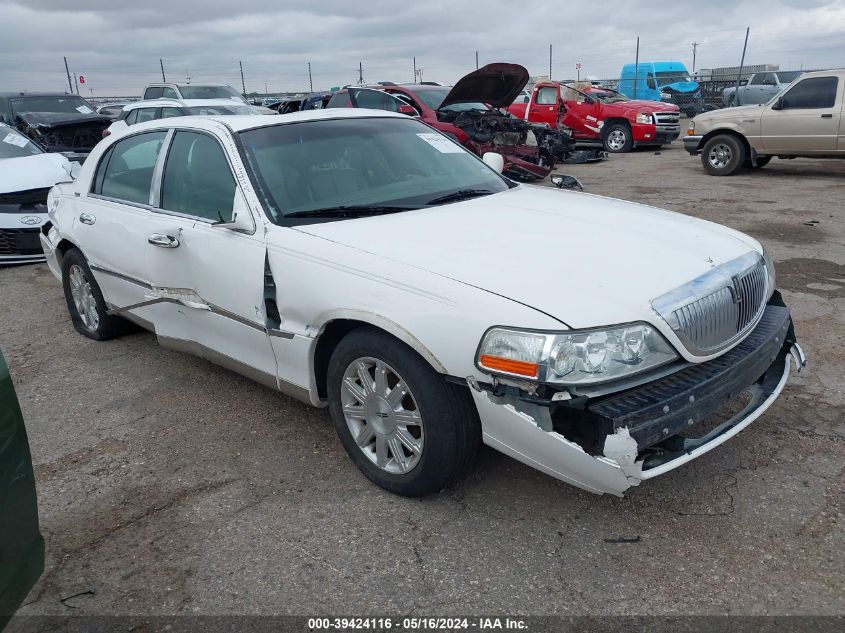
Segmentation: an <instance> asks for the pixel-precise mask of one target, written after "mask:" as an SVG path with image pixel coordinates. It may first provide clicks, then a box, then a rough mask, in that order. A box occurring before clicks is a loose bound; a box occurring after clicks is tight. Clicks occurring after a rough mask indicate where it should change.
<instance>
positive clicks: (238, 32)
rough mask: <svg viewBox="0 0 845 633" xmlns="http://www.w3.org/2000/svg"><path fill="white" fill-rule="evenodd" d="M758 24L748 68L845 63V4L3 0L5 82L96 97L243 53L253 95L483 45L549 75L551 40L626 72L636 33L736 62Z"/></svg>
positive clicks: (562, 54) (468, 59) (484, 56)
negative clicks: (75, 81)
mask: <svg viewBox="0 0 845 633" xmlns="http://www.w3.org/2000/svg"><path fill="white" fill-rule="evenodd" d="M71 6H72V7H73V8H72V9H71V8H70V7H71ZM746 25H749V26H751V39H750V41H749V52H748V56H747V61H748V62H749V63H777V64H780V65H781V67H787V66H789V67H799V66H803V67H804V68H810V67H813V68H815V67H832V66H842V65H845V61H843V58H842V56H843V52H845V47H843V44H842V43H843V41H845V0H827V1H824V0H773V1H771V2H762V1H759V0H739V1H736V0H734V1H731V0H710V1H708V2H702V1H700V0H699V1H697V2H676V3H666V2H645V1H644V0H629V1H628V2H620V1H619V0H617V1H616V2H608V1H606V0H600V1H596V2H585V3H562V2H559V1H553V0H534V1H533V2H530V3H517V2H514V1H513V0H486V1H485V2H458V1H456V0H452V1H446V0H428V1H427V2H419V3H398V2H396V1H395V0H390V1H387V0H368V1H367V2H362V3H355V2H350V1H349V0H344V1H340V0H326V1H323V2H320V3H308V4H307V3H304V2H302V1H300V2H279V1H269V0H244V1H243V2H240V3H238V2H235V1H233V0H205V1H203V2H191V3H179V2H175V1H173V0H171V1H169V2H168V1H165V0H147V1H146V2H145V3H144V4H143V5H141V4H140V3H138V2H132V3H129V2H122V1H121V0H76V1H75V2H73V3H72V4H71V3H68V2H67V1H66V0H0V28H2V32H3V36H2V38H0V59H3V60H4V63H3V64H2V65H0V90H13V89H30V90H33V89H59V90H60V89H63V88H65V87H66V86H67V81H66V78H65V75H64V67H63V64H62V56H63V55H67V57H68V61H69V63H70V64H71V72H77V73H81V74H84V75H86V77H87V79H88V86H89V87H90V88H91V89H93V90H94V92H95V94H98V95H104V94H112V95H117V94H129V95H131V94H138V93H139V92H140V91H141V88H142V87H143V85H144V84H145V83H146V82H148V81H155V80H157V79H160V72H159V67H158V60H159V58H163V59H164V63H165V68H166V70H167V72H168V75H169V76H168V78H169V79H180V80H181V79H184V77H185V75H191V76H192V77H193V80H194V81H223V82H226V83H230V84H232V85H235V86H237V85H240V76H239V74H238V60H242V61H243V63H244V73H245V75H246V84H247V89H248V90H257V91H263V89H264V82H265V81H266V82H267V84H268V86H269V89H270V90H271V91H277V90H299V89H307V87H308V76H307V62H309V61H310V62H311V63H312V69H313V75H314V87H315V88H317V89H320V88H323V89H325V88H329V87H330V86H333V85H342V84H345V83H350V82H352V81H354V80H355V79H356V78H357V71H356V69H357V66H358V62H359V61H360V62H362V63H363V65H364V78H365V79H366V80H368V81H377V80H393V81H410V80H412V79H413V73H412V68H413V61H412V59H413V56H414V55H416V57H417V65H418V67H420V68H423V69H424V75H423V77H424V79H430V80H436V81H441V82H444V83H451V82H453V81H455V80H456V79H457V78H459V77H460V76H461V75H463V74H465V73H466V72H469V71H470V70H472V69H473V68H474V67H475V51H476V50H477V51H478V52H479V58H480V62H481V63H482V64H484V63H488V62H491V61H510V62H516V63H521V64H523V65H524V66H526V67H527V68H528V70H529V72H531V73H532V74H547V73H548V63H549V62H548V50H549V44H550V43H551V44H553V46H554V66H553V69H554V75H555V77H556V78H566V77H571V76H573V75H574V74H575V70H574V64H575V62H582V64H583V70H582V74H584V75H593V76H598V77H614V76H617V75H618V72H619V68H620V67H621V65H622V64H623V63H626V62H629V61H633V56H634V47H635V42H636V37H637V36H638V35H639V36H640V38H641V44H640V55H641V59H680V60H682V61H685V62H686V63H687V64H691V62H692V47H691V44H692V42H693V41H697V42H699V44H700V45H699V48H698V56H697V66H698V67H713V66H724V65H735V64H736V63H738V61H739V56H740V53H741V49H742V38H743V36H744V30H745V26H746ZM86 92H87V91H86Z"/></svg>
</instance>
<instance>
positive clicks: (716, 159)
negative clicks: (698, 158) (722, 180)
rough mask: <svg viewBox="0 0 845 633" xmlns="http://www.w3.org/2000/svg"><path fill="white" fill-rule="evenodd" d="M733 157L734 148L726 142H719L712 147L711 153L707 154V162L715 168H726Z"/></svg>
mask: <svg viewBox="0 0 845 633" xmlns="http://www.w3.org/2000/svg"><path fill="white" fill-rule="evenodd" d="M732 158H733V150H732V149H731V148H730V147H729V146H728V145H726V144H725V143H719V144H717V145H714V146H713V147H711V148H710V153H709V154H707V162H709V163H710V165H711V166H712V167H713V168H714V169H724V168H725V167H727V166H728V163H730V162H731V159H732Z"/></svg>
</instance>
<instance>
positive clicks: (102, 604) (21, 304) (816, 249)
mask: <svg viewBox="0 0 845 633" xmlns="http://www.w3.org/2000/svg"><path fill="white" fill-rule="evenodd" d="M558 171H560V172H565V173H570V174H573V175H576V176H578V177H579V178H581V179H582V181H583V183H584V186H585V188H586V189H587V190H588V191H589V192H591V193H596V194H600V195H608V196H616V197H621V198H625V199H628V200H633V201H637V202H642V203H645V204H652V205H655V206H661V207H666V208H670V209H674V210H677V211H681V212H684V213H689V214H692V215H695V216H698V217H702V218H706V219H708V220H713V221H716V222H721V223H725V224H727V225H730V226H732V227H734V228H737V229H740V230H743V231H746V232H748V233H750V234H751V235H753V236H755V237H757V238H760V239H761V240H763V241H764V242H765V243H766V244H767V245H768V246H769V248H770V249H771V251H772V253H773V256H774V258H775V260H776V262H777V264H778V281H779V286H780V288H781V289H782V291H783V294H784V296H785V298H786V301H787V303H788V304H789V305H790V306H791V308H792V310H793V314H794V317H795V319H796V327H797V333H798V337H799V340H800V342H801V343H802V345H803V346H804V349H805V351H806V352H807V356H808V357H809V362H810V366H809V368H808V371H807V372H805V373H804V374H802V375H801V376H799V377H795V378H793V379H792V380H791V381H790V383H789V385H788V387H787V389H786V390H785V392H784V393H783V395H782V397H781V398H780V400H779V401H778V402H777V403H776V404H775V405H774V406H773V407H772V408H771V409H770V410H769V412H767V413H766V414H765V415H764V416H763V417H762V418H761V419H760V420H758V421H757V422H756V423H755V424H753V425H752V426H751V427H750V428H749V429H747V430H746V431H744V432H743V433H741V434H740V435H739V436H738V437H737V438H735V439H733V440H731V441H730V442H728V443H727V444H725V445H724V446H722V447H721V448H719V449H717V450H715V451H713V452H711V453H709V454H708V455H706V456H704V457H702V458H700V459H698V460H696V461H694V462H692V463H691V464H689V465H687V466H685V467H683V468H681V469H679V470H676V471H674V472H671V473H669V474H667V475H664V476H662V477H659V478H657V479H654V480H651V481H648V482H646V483H644V484H643V485H641V486H640V487H639V488H636V489H632V490H630V491H629V494H628V496H627V497H626V498H624V499H618V498H614V497H610V496H604V497H599V496H593V495H591V494H588V493H586V492H582V491H580V490H577V489H575V488H572V487H570V486H568V485H565V484H563V483H560V482H557V481H555V480H553V479H551V478H549V477H547V476H545V475H543V474H541V473H539V472H536V471H534V470H532V469H530V468H528V467H526V466H523V465H521V464H519V463H517V462H515V461H513V460H511V459H509V458H507V457H505V456H503V455H500V454H498V453H495V452H493V451H491V450H489V449H486V450H484V451H482V454H481V458H480V460H479V463H478V466H477V468H476V469H475V471H474V472H473V474H472V475H471V476H470V477H469V478H468V479H466V480H465V481H463V482H462V483H460V484H459V485H457V486H456V487H455V488H453V489H450V490H446V491H444V492H442V493H440V494H438V495H435V496H431V497H428V498H424V499H414V500H412V499H404V498H400V497H396V496H393V495H390V494H387V493H385V492H382V491H381V490H380V489H378V488H376V487H375V486H373V485H372V484H370V483H369V482H368V481H367V480H366V479H365V478H364V477H363V476H362V475H360V474H359V472H358V471H357V470H356V468H355V467H354V466H353V464H352V463H351V462H350V460H349V459H347V457H346V455H345V453H344V452H343V450H342V449H341V447H340V444H339V442H338V441H337V439H336V437H335V433H334V430H333V427H332V426H331V424H330V422H329V420H328V416H327V413H326V412H325V411H321V410H315V409H311V408H308V407H306V406H305V405H302V404H299V403H298V402H295V401H293V400H291V399H289V398H287V397H285V396H282V395H278V394H276V393H274V392H272V391H270V390H268V389H266V388H264V387H262V386H260V385H258V384H255V383H252V382H250V381H249V380H247V379H245V378H242V377H240V376H238V375H236V374H233V373H231V372H229V371H227V370H224V369H221V368H218V367H216V366H214V365H211V364H209V363H207V362H205V361H203V360H199V359H196V358H193V357H190V356H186V355H181V354H178V353H174V352H169V351H166V350H164V349H162V348H161V347H159V346H158V345H157V344H156V342H155V338H154V336H153V335H152V334H149V333H145V332H138V333H136V334H133V335H130V336H127V337H125V338H121V339H118V340H114V341H110V342H108V343H96V342H93V341H91V340H88V339H87V338H83V337H82V336H80V335H78V334H77V333H76V332H75V331H74V330H73V328H72V327H71V324H70V321H69V319H68V316H67V312H66V308H65V305H64V299H63V297H62V293H61V289H60V286H59V284H58V283H57V282H56V280H55V279H54V278H53V277H52V275H50V273H49V271H48V270H47V267H46V266H45V265H36V266H27V267H19V268H12V269H5V270H0V323H2V329H0V347H2V349H3V351H4V352H5V354H6V357H7V359H8V361H9V365H10V367H11V371H12V375H13V377H14V379H15V383H16V385H17V388H18V394H19V397H20V399H21V405H22V408H23V412H24V417H25V419H26V422H27V425H28V429H29V434H30V442H31V445H32V452H33V455H34V460H35V463H36V477H37V481H38V486H39V502H40V510H41V520H42V528H43V532H44V535H45V538H46V541H47V569H46V572H45V574H44V576H43V578H42V580H41V581H40V583H39V584H38V586H37V587H36V588H35V590H34V591H33V592H32V593H31V594H30V596H29V599H28V600H29V602H28V603H27V604H26V606H25V607H24V608H23V610H22V611H21V613H24V614H59V615H65V614H71V613H72V614H73V615H82V614H174V613H202V614H223V613H250V614H303V615H313V614H319V613H331V614H347V615H348V614H361V613H393V614H425V615H428V614H443V615H452V614H456V613H490V612H496V613H519V614H597V613H607V614H662V613H708V614H710V613H719V614H725V613H727V614H836V613H843V612H845V583H843V580H845V557H843V555H842V546H843V542H845V538H843V537H845V532H844V531H843V508H845V497H843V493H845V474H844V471H843V468H845V205H843V198H845V195H843V194H845V161H825V162H822V161H811V160H794V161H779V160H774V161H772V163H771V164H770V165H769V166H768V167H766V168H765V169H762V170H759V171H758V172H755V173H750V172H744V173H742V174H740V175H737V176H734V177H730V178H715V177H711V176H707V175H706V174H705V173H704V172H703V170H702V168H701V165H700V163H699V162H698V160H697V159H693V158H690V157H688V156H687V154H686V153H685V152H684V151H683V149H682V148H681V147H680V145H679V144H678V143H676V144H675V146H673V147H672V148H670V149H665V150H663V151H661V152H659V153H655V152H654V151H638V152H635V153H633V154H629V155H620V156H611V158H610V159H609V160H608V161H606V162H604V163H601V164H596V165H581V166H560V167H559V168H558ZM550 237H553V236H550ZM560 241H561V245H565V236H560ZM596 243H597V250H596V257H615V258H618V259H619V263H620V265H624V261H625V258H626V257H637V252H638V251H637V249H638V245H637V244H636V243H635V242H632V243H631V245H630V251H629V252H627V253H608V252H604V251H602V249H601V246H600V238H599V239H597V240H596ZM558 261H560V262H561V265H562V266H572V267H573V269H577V268H578V266H583V265H585V264H584V263H583V262H581V263H578V262H575V263H570V264H567V263H565V258H561V259H560V260H558ZM538 263H539V262H538ZM543 266H548V262H545V263H543ZM667 266H671V262H667ZM563 291H565V289H561V292H563ZM4 511H6V510H5V509H4ZM74 594H82V595H78V596H77V597H74V598H70V599H68V600H66V602H65V603H63V602H62V599H63V598H67V597H68V596H72V595H74Z"/></svg>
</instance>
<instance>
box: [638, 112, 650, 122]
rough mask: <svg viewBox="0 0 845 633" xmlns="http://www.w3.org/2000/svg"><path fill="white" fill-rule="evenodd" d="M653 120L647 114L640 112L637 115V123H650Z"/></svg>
mask: <svg viewBox="0 0 845 633" xmlns="http://www.w3.org/2000/svg"><path fill="white" fill-rule="evenodd" d="M652 122H653V119H652V117H651V114H649V113H648V112H640V113H639V114H637V123H652Z"/></svg>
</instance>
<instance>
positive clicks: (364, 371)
mask: <svg viewBox="0 0 845 633" xmlns="http://www.w3.org/2000/svg"><path fill="white" fill-rule="evenodd" d="M327 386H328V399H329V412H330V414H331V417H332V422H334V425H335V429H336V430H337V434H338V436H339V437H340V441H341V443H342V444H343V447H344V449H345V450H346V452H347V454H348V455H349V457H350V458H351V459H352V461H353V462H355V465H356V466H358V468H359V469H360V470H361V472H363V473H364V475H366V476H367V478H369V479H370V480H371V481H372V482H374V483H375V484H377V485H379V486H381V487H382V488H384V489H385V490H388V491H390V492H394V493H397V494H400V495H405V496H411V497H415V496H420V495H425V494H429V493H432V492H437V491H438V490H440V489H442V488H443V487H445V486H447V485H449V484H450V483H452V482H453V481H455V480H456V479H458V478H459V477H460V476H461V475H462V474H463V473H464V471H465V470H466V469H467V467H468V466H469V465H471V464H472V462H473V459H474V457H475V453H476V451H477V449H478V445H479V444H480V440H481V431H480V424H479V422H478V414H477V412H476V411H475V407H474V406H472V403H471V401H470V396H469V394H468V393H467V392H466V389H463V388H461V387H459V386H457V385H453V384H451V383H448V382H446V381H445V380H444V378H443V376H441V375H440V374H438V373H437V372H436V371H435V370H434V369H433V368H432V367H431V365H429V364H428V363H427V362H426V361H425V360H424V359H423V358H422V357H420V356H419V354H417V353H416V352H415V351H414V350H412V349H411V348H409V347H408V346H407V345H405V344H404V343H402V342H401V341H399V340H397V339H395V338H393V337H391V336H389V335H387V334H385V333H383V332H381V331H379V330H375V329H372V328H360V329H358V330H354V331H352V332H350V333H349V334H348V335H347V336H346V337H345V338H344V339H343V340H342V341H341V342H340V343H339V344H338V346H337V348H336V349H335V351H334V353H333V354H332V357H331V359H330V361H329V368H328V385H327Z"/></svg>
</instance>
